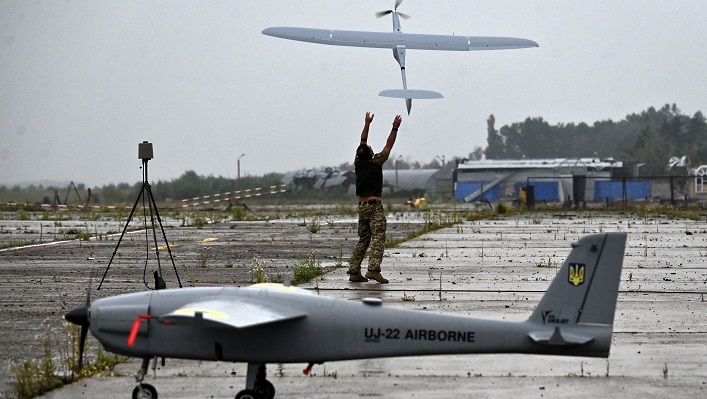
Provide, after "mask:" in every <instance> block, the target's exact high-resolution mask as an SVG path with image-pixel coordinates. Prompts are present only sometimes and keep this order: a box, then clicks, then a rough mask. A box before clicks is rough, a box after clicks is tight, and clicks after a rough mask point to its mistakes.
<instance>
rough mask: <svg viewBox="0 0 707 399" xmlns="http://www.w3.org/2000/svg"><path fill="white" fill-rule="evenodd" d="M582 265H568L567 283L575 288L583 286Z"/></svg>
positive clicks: (583, 266)
mask: <svg viewBox="0 0 707 399" xmlns="http://www.w3.org/2000/svg"><path fill="white" fill-rule="evenodd" d="M584 268H585V265H584V263H570V268H569V275H568V276H567V281H569V283H570V284H572V285H574V286H575V287H577V286H580V285H582V284H584Z"/></svg>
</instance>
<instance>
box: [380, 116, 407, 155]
mask: <svg viewBox="0 0 707 399" xmlns="http://www.w3.org/2000/svg"><path fill="white" fill-rule="evenodd" d="M401 123H403V118H402V117H401V116H400V115H396V116H395V119H393V128H392V129H390V134H389V135H388V140H387V141H386V142H385V147H384V148H383V152H385V153H386V154H388V155H390V151H391V150H392V149H393V145H394V144H395V139H396V138H397V137H398V128H399V127H400V124H401Z"/></svg>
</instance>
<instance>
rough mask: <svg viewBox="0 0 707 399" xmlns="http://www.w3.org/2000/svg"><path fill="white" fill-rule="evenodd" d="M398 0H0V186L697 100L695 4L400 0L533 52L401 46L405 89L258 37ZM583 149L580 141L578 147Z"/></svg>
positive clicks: (316, 163) (376, 53)
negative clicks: (394, 131)
mask: <svg viewBox="0 0 707 399" xmlns="http://www.w3.org/2000/svg"><path fill="white" fill-rule="evenodd" d="M393 3H394V1H393V0H390V1H380V0H365V1H361V0H356V1H353V0H350V1H338V0H337V1H334V0H329V1H322V0H320V1H294V0H268V1H263V0H242V1H223V2H221V1H209V2H203V1H198V2H197V1H193V2H191V1H93V0H91V1H82V0H77V1H25V0H22V1H19V0H18V1H15V0H0V184H14V183H21V182H41V181H60V182H65V181H66V182H68V181H70V180H72V181H74V182H77V183H79V182H82V183H85V184H86V185H87V186H89V187H92V186H100V185H103V184H108V183H119V182H129V183H134V182H137V181H140V180H141V176H142V175H141V172H140V170H139V167H140V160H138V158H137V149H138V143H140V142H142V141H143V140H147V141H150V142H152V143H153V145H154V153H155V158H154V159H153V160H152V161H150V163H149V168H150V171H149V172H150V173H149V174H150V180H151V181H156V180H170V179H173V178H177V177H179V176H180V175H181V174H182V173H183V172H184V171H186V170H194V171H196V172H197V173H198V174H200V175H215V176H219V175H222V176H227V177H235V176H236V174H237V159H238V157H239V156H240V155H241V154H245V155H244V156H243V157H242V158H241V175H242V176H243V175H263V174H265V173H269V172H287V171H294V170H299V169H306V168H314V167H320V166H337V165H340V164H341V163H343V162H350V161H351V160H352V156H353V154H354V151H355V147H356V146H357V144H358V138H359V134H360V131H361V128H362V126H363V120H364V115H365V112H366V111H371V112H373V113H375V119H374V122H373V125H372V128H371V133H370V137H369V143H370V144H371V145H372V146H373V148H374V149H375V150H380V149H381V148H382V146H383V145H384V143H385V139H386V137H387V134H388V132H389V127H390V124H391V122H392V120H393V118H394V116H395V115H396V114H402V115H403V124H402V127H401V128H400V133H399V135H398V141H397V143H396V145H395V148H394V149H393V156H395V157H397V156H400V155H401V156H403V158H404V159H408V160H412V161H420V162H422V163H427V162H430V161H431V160H432V159H434V158H435V157H436V156H440V157H442V156H444V157H445V158H446V159H451V158H452V157H454V156H461V157H464V156H468V154H469V153H470V152H472V151H473V149H474V147H477V146H481V147H485V146H486V120H487V118H488V117H489V115H491V114H493V115H494V116H495V117H496V127H497V128H498V127H500V126H502V125H505V124H511V123H514V122H518V121H522V120H524V119H525V118H527V117H542V118H544V119H545V120H547V121H549V122H550V123H551V124H556V123H579V122H586V123H589V124H591V123H593V122H595V121H597V120H605V119H613V120H620V119H623V118H624V117H625V116H626V115H627V114H630V113H634V112H640V111H643V110H645V109H646V108H648V107H650V106H655V107H660V106H662V105H663V104H666V103H671V104H672V103H676V104H677V105H678V107H679V108H680V109H681V110H682V112H683V113H684V114H688V115H693V114H694V113H695V112H696V111H698V110H700V111H702V112H707V106H706V105H707V56H705V49H707V23H705V16H706V15H707V2H705V1H702V0H694V1H687V0H678V1H645V0H637V1H616V0H591V1H566V0H557V1H515V0H513V1H503V0H500V1H499V0H473V1H466V0H455V1H451V0H435V1H423V0H406V1H404V2H403V3H402V5H401V6H400V8H399V11H401V12H404V13H407V14H410V15H411V16H412V18H411V19H409V20H406V21H405V20H404V21H402V30H403V31H404V32H408V33H434V34H457V35H478V36H512V37H521V38H527V39H532V40H535V41H536V42H538V43H539V45H540V47H539V48H532V49H522V50H504V51H483V52H437V51H419V50H418V51H415V50H411V51H408V53H407V60H406V61H407V62H406V64H407V65H406V67H407V75H408V86H409V87H410V88H413V89H425V90H434V91H438V92H441V93H442V94H443V95H444V98H443V99H439V100H417V101H414V102H413V107H412V113H411V115H410V116H408V115H406V114H405V112H406V110H405V103H404V101H403V100H399V99H392V98H384V97H379V96H378V92H380V91H381V90H384V89H397V88H401V86H402V84H401V78H400V70H399V67H398V65H397V63H396V62H395V60H394V59H393V56H392V52H391V51H390V50H384V49H367V48H352V47H335V46H324V45H317V44H311V43H300V42H294V41H290V40H282V39H276V38H273V37H269V36H264V35H262V34H261V31H262V30H263V29H264V28H267V27H270V26H298V27H312V28H327V29H343V30H367V31H389V30H391V27H392V24H391V20H390V17H384V18H381V19H377V18H376V17H375V16H374V13H375V12H376V11H380V10H384V9H389V8H391V7H392V6H393ZM588 155H591V154H588Z"/></svg>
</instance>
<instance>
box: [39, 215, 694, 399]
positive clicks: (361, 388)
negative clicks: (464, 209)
mask: <svg viewBox="0 0 707 399" xmlns="http://www.w3.org/2000/svg"><path fill="white" fill-rule="evenodd" d="M609 231H621V232H627V233H628V242H627V249H626V256H625V258H624V267H623V272H622V280H621V285H620V293H619V301H618V306H617V312H616V317H615V325H614V331H615V332H614V340H613V345H612V349H611V355H610V357H609V358H608V359H592V358H579V357H555V356H531V355H458V356H428V357H410V358H388V359H370V360H359V361H342V362H331V363H325V364H323V365H316V366H315V367H314V369H313V374H314V375H311V376H304V375H303V373H302V369H304V368H305V367H306V365H305V364H286V365H277V364H271V365H269V366H268V379H269V380H270V381H271V382H272V383H273V384H274V385H275V388H276V391H277V395H276V397H279V398H289V397H292V398H302V397H307V398H360V397H385V398H410V397H424V398H451V397H474V398H498V397H502V398H504V397H522V398H585V397H590V396H591V397H620V398H668V397H669V398H698V397H707V318H706V317H705V315H706V314H707V312H706V310H707V305H706V303H705V302H704V301H705V298H704V297H705V293H707V266H706V265H705V259H707V245H705V244H706V243H707V241H706V240H707V223H706V222H705V221H703V220H700V221H692V220H684V219H680V220H674V219H668V218H666V217H661V216H655V217H653V216H651V217H640V216H636V215H629V214H626V215H622V216H606V215H604V216H602V215H600V214H589V213H577V214H574V213H570V214H567V213H562V214H556V215H551V214H528V215H527V216H508V217H505V218H501V219H498V220H482V221H476V222H464V223H463V224H460V225H457V226H454V227H450V228H447V229H443V230H439V231H436V232H433V233H428V234H425V235H424V236H421V237H419V238H417V239H415V240H411V241H408V242H405V243H403V244H401V245H399V246H398V247H396V248H392V249H389V250H386V258H385V259H384V262H383V274H384V275H385V276H386V277H388V278H389V279H390V280H391V281H390V284H387V285H379V284H377V283H375V282H374V283H349V282H348V280H347V275H346V274H345V273H346V270H345V269H337V270H335V271H333V272H331V273H329V274H327V275H326V276H324V277H323V278H322V279H321V280H318V281H316V282H311V283H309V284H307V285H305V286H304V287H305V288H311V289H316V290H318V292H319V294H320V295H325V296H332V297H339V298H346V299H351V300H356V299H360V298H365V297H375V298H381V299H383V301H384V303H385V304H386V305H385V306H394V307H400V308H410V309H418V310H427V311H432V312H445V313H455V314H461V315H469V316H473V317H481V318H490V319H499V320H517V321H520V320H524V319H525V318H526V317H527V316H528V315H529V314H530V312H531V311H532V309H533V308H534V307H535V305H536V303H537V301H538V300H539V298H540V297H541V295H542V293H543V292H544V290H545V289H546V288H547V286H548V284H549V282H550V281H551V280H552V279H553V278H554V275H555V273H556V272H557V268H559V266H560V265H561V264H562V262H563V261H564V258H565V256H566V255H567V254H568V253H569V251H570V244H571V243H572V242H574V241H576V240H577V239H578V238H579V237H581V236H583V235H585V234H590V233H597V232H609ZM138 367H139V365H138V362H137V361H132V362H130V363H128V364H122V365H120V366H118V367H117V368H116V370H115V373H114V374H115V376H111V377H104V376H96V377H93V378H90V379H86V380H83V381H81V382H79V383H76V384H72V385H69V386H67V387H64V388H63V389H60V390H58V391H55V392H51V393H49V394H47V395H45V397H48V398H82V397H84V398H95V397H101V398H125V397H129V396H130V393H131V392H132V389H133V387H134V379H133V377H132V375H134V373H135V372H136V371H137V369H138ZM245 370H246V365H245V364H239V363H236V364H232V363H208V362H193V361H182V360H172V359H167V364H166V366H165V367H158V368H157V371H156V377H155V374H153V373H152V372H150V374H149V376H148V377H147V378H146V379H145V382H147V383H150V384H152V385H154V386H155V387H156V388H157V390H158V392H159V395H160V397H162V398H232V397H234V396H235V395H236V393H237V392H238V391H240V390H241V389H243V387H244V385H245Z"/></svg>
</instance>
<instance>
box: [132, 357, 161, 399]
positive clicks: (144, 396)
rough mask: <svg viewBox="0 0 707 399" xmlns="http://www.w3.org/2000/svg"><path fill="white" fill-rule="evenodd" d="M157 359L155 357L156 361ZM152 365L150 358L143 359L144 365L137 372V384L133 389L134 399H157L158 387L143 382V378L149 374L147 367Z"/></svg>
mask: <svg viewBox="0 0 707 399" xmlns="http://www.w3.org/2000/svg"><path fill="white" fill-rule="evenodd" d="M156 361H157V359H155V362H156ZM149 365H150V358H149V357H147V358H144V359H142V366H140V370H138V371H137V374H135V382H137V386H136V387H135V389H133V399H157V389H155V387H153V386H152V385H150V384H143V383H142V380H144V379H145V375H146V374H147V367H148V366H149Z"/></svg>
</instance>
